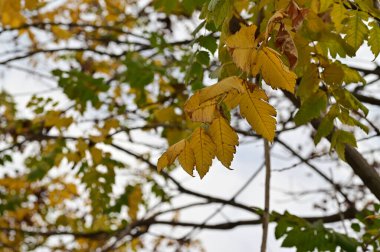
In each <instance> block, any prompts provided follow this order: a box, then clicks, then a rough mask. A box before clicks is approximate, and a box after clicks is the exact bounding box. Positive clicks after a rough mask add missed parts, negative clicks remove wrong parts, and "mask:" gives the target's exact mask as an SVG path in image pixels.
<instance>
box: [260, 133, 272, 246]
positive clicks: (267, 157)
mask: <svg viewBox="0 0 380 252" xmlns="http://www.w3.org/2000/svg"><path fill="white" fill-rule="evenodd" d="M269 152H270V148H269V142H268V140H266V139H264V156H265V203H264V213H263V236H262V240H261V252H265V251H266V250H267V240H268V225H269V201H270V169H271V167H270V153H269Z"/></svg>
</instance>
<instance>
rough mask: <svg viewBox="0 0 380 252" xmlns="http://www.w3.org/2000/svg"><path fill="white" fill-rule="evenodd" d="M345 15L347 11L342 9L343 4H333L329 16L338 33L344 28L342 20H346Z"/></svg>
mask: <svg viewBox="0 0 380 252" xmlns="http://www.w3.org/2000/svg"><path fill="white" fill-rule="evenodd" d="M347 13H348V12H347V9H346V8H344V5H343V3H340V2H338V3H334V4H333V8H332V10H331V14H330V16H331V20H332V21H333V23H334V25H335V28H336V30H337V31H338V32H340V31H342V30H343V28H344V25H343V20H344V19H345V18H346V16H347Z"/></svg>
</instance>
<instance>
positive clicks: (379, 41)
mask: <svg viewBox="0 0 380 252" xmlns="http://www.w3.org/2000/svg"><path fill="white" fill-rule="evenodd" d="M369 27H371V30H369V36H368V45H369V46H370V48H371V51H372V53H373V54H374V55H375V57H377V56H378V55H379V53H380V24H379V22H378V21H372V22H370V23H369Z"/></svg>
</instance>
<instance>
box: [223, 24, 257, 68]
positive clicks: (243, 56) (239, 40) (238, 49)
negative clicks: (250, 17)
mask: <svg viewBox="0 0 380 252" xmlns="http://www.w3.org/2000/svg"><path fill="white" fill-rule="evenodd" d="M255 32H256V26H255V25H251V26H243V27H241V28H240V30H239V31H238V32H237V33H235V34H234V35H232V36H230V37H228V38H227V40H226V44H227V46H228V48H229V49H230V50H231V52H232V58H233V61H234V62H235V64H236V65H237V66H238V67H240V68H241V69H242V70H243V71H245V72H246V73H248V74H250V73H251V69H252V68H253V67H254V65H255V64H256V56H257V49H256V47H257V42H256V41H255Z"/></svg>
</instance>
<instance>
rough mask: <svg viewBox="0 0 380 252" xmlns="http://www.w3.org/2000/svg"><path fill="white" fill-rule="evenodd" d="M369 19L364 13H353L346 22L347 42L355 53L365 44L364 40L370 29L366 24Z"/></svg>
mask: <svg viewBox="0 0 380 252" xmlns="http://www.w3.org/2000/svg"><path fill="white" fill-rule="evenodd" d="M367 19H368V16H366V15H365V14H364V13H363V12H360V11H353V14H352V15H351V16H349V17H348V18H347V19H346V20H345V21H346V26H345V29H344V32H345V33H346V34H347V36H346V37H345V40H346V41H347V43H348V44H349V45H351V46H352V47H353V48H354V49H355V51H356V50H358V49H359V47H360V46H361V45H362V44H363V42H364V39H365V38H366V36H367V34H368V27H367V25H366V24H365V23H364V21H366V20H367Z"/></svg>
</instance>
